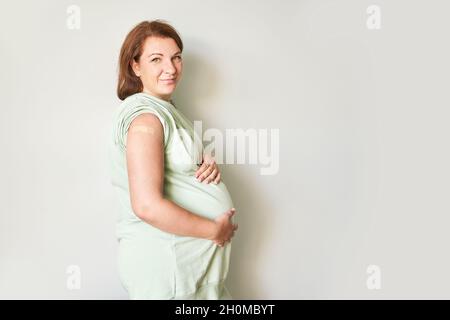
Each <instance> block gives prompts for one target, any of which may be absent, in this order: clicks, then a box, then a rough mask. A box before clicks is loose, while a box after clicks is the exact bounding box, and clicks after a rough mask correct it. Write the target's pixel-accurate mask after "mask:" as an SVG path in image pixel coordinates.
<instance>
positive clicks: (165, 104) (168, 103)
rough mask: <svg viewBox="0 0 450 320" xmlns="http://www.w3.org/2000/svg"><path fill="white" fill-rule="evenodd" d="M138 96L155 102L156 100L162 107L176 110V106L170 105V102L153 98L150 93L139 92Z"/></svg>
mask: <svg viewBox="0 0 450 320" xmlns="http://www.w3.org/2000/svg"><path fill="white" fill-rule="evenodd" d="M137 95H140V96H144V97H146V98H150V99H153V100H155V101H156V102H158V103H160V104H162V105H163V106H165V107H169V108H175V106H174V105H173V104H172V103H170V102H169V101H166V100H163V99H161V98H158V97H155V96H152V95H151V94H148V93H145V92H138V93H137Z"/></svg>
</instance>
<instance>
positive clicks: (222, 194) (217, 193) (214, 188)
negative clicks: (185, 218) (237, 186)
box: [164, 172, 234, 219]
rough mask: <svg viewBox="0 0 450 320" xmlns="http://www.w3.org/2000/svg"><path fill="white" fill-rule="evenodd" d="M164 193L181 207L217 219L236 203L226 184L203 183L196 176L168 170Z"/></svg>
mask: <svg viewBox="0 0 450 320" xmlns="http://www.w3.org/2000/svg"><path fill="white" fill-rule="evenodd" d="M164 195H165V197H166V198H167V199H169V200H171V201H173V202H175V203H176V204H178V205H179V206H180V207H182V208H184V209H186V210H189V211H191V212H192V213H195V214H197V215H200V216H202V217H205V218H209V219H215V218H216V217H217V216H219V215H221V214H222V213H224V212H225V211H228V210H229V209H231V208H232V207H233V206H234V204H233V201H232V200H231V196H230V194H229V192H228V189H227V187H226V185H225V184H224V183H223V182H222V181H221V182H220V183H219V184H214V183H209V184H206V183H201V182H198V181H197V179H195V177H194V176H191V175H185V174H179V173H170V172H166V174H165V178H164Z"/></svg>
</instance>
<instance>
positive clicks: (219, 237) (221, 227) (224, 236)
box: [212, 208, 238, 247]
mask: <svg viewBox="0 0 450 320" xmlns="http://www.w3.org/2000/svg"><path fill="white" fill-rule="evenodd" d="M235 212H236V209H234V208H232V209H230V210H228V211H226V212H224V213H223V214H221V215H220V216H218V217H217V218H216V219H215V222H216V225H217V230H216V233H215V235H214V237H213V239H212V240H213V242H214V243H215V244H217V245H218V246H219V247H223V246H224V245H225V244H226V243H227V242H231V238H232V237H233V236H234V233H235V231H236V230H237V229H238V225H237V223H236V224H233V223H232V222H231V217H232V216H233V215H234V214H235Z"/></svg>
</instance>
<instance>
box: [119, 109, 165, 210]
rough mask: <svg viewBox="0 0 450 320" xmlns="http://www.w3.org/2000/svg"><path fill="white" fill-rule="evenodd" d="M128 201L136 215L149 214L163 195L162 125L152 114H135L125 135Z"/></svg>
mask: <svg viewBox="0 0 450 320" xmlns="http://www.w3.org/2000/svg"><path fill="white" fill-rule="evenodd" d="M126 144H127V148H126V159H127V171H128V183H129V190H130V201H131V206H132V209H133V211H134V213H135V214H136V215H137V216H138V217H139V218H143V217H144V216H147V217H149V216H150V217H151V216H152V215H153V212H154V209H155V206H157V205H158V203H159V201H160V200H161V199H162V198H163V190H164V128H163V126H162V124H161V121H160V120H159V119H158V117H157V116H156V115H154V114H152V113H143V114H140V115H139V116H137V117H136V118H135V119H134V120H133V121H132V122H131V124H130V127H129V129H128V133H127V138H126Z"/></svg>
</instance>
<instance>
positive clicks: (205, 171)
mask: <svg viewBox="0 0 450 320" xmlns="http://www.w3.org/2000/svg"><path fill="white" fill-rule="evenodd" d="M202 167H203V168H202ZM202 167H200V169H199V171H198V174H197V179H198V181H199V182H203V180H204V179H205V178H206V177H209V176H210V175H211V173H213V172H214V170H215V164H205V165H204V166H203V165H202ZM216 171H218V170H216ZM215 174H216V173H214V178H215Z"/></svg>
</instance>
